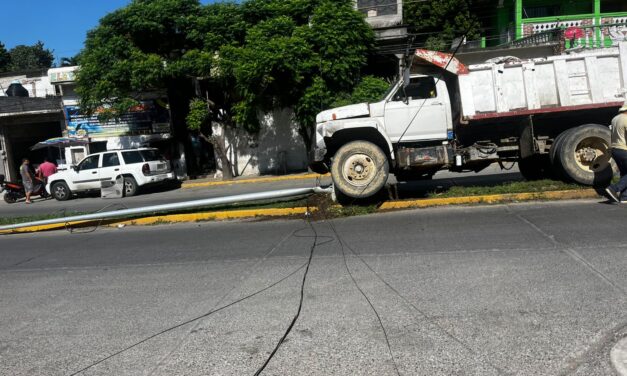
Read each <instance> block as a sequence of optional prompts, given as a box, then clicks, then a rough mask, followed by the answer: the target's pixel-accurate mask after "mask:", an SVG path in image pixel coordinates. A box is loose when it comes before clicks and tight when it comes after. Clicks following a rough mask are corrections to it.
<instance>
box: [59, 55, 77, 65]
mask: <svg viewBox="0 0 627 376" xmlns="http://www.w3.org/2000/svg"><path fill="white" fill-rule="evenodd" d="M79 60H80V54H78V55H75V56H72V57H62V58H61V66H62V67H73V66H76V65H79V64H80V63H79Z"/></svg>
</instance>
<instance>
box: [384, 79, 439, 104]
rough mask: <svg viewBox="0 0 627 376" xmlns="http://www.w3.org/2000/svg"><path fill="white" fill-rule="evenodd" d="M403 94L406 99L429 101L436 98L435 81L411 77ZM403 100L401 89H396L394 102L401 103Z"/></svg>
mask: <svg viewBox="0 0 627 376" xmlns="http://www.w3.org/2000/svg"><path fill="white" fill-rule="evenodd" d="M405 94H406V95H407V99H413V100H416V99H430V98H435V97H437V91H436V88H435V80H434V79H433V77H413V78H412V79H411V81H409V85H407V87H406V88H405ZM404 98H405V95H404V94H403V88H402V87H401V88H400V89H398V91H397V92H396V94H395V95H394V98H393V99H392V100H393V101H395V102H398V101H402V100H403V99H404Z"/></svg>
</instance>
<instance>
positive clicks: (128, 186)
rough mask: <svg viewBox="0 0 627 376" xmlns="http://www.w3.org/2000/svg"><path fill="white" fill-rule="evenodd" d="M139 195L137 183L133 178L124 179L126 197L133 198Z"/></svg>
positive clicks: (126, 177)
mask: <svg viewBox="0 0 627 376" xmlns="http://www.w3.org/2000/svg"><path fill="white" fill-rule="evenodd" d="M135 194H137V181H136V180H135V178H134V177H132V176H125V177H124V196H125V197H131V196H135Z"/></svg>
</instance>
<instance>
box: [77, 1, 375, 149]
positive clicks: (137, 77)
mask: <svg viewBox="0 0 627 376" xmlns="http://www.w3.org/2000/svg"><path fill="white" fill-rule="evenodd" d="M373 43H374V34H373V32H372V30H371V29H370V28H369V27H368V25H367V24H366V23H365V21H364V19H363V16H362V15H361V14H359V13H358V12H357V11H355V10H354V9H353V2H352V0H248V1H243V2H241V3H236V2H232V3H229V2H218V3H212V4H207V5H202V4H200V2H199V0H133V1H132V2H131V3H130V4H129V5H128V6H126V7H124V8H121V9H119V10H116V11H114V12H113V13H110V14H108V15H107V16H105V17H104V18H103V19H102V20H101V21H100V24H99V25H98V27H96V28H95V29H94V30H92V31H90V32H89V33H88V35H87V39H86V42H85V48H84V50H83V51H82V52H81V57H80V59H81V69H80V71H79V72H78V93H79V95H80V98H81V107H82V109H83V110H84V111H87V112H90V111H94V110H96V109H97V108H100V107H102V106H103V105H105V107H106V108H108V111H109V112H110V114H111V115H112V116H113V115H114V114H117V113H120V112H124V111H125V110H126V109H128V108H130V107H131V106H133V105H134V104H135V102H136V100H137V99H138V97H139V94H140V93H142V92H146V91H158V90H164V91H166V92H167V93H168V96H169V99H170V106H171V113H172V117H173V123H174V124H175V127H176V126H177V124H183V125H184V126H187V127H189V129H191V130H195V128H194V127H196V125H195V124H197V123H196V122H195V118H194V116H196V115H192V114H190V116H192V117H191V118H188V117H187V114H188V112H189V111H190V106H192V108H191V110H192V112H193V113H194V114H197V111H196V110H197V108H195V107H193V106H199V105H198V103H197V102H195V101H191V102H190V100H191V99H192V98H193V97H194V96H197V95H198V94H201V93H197V92H195V90H194V86H195V87H196V88H198V87H204V91H205V93H202V96H205V95H208V97H209V99H210V102H211V103H212V106H213V107H212V110H211V111H210V112H209V116H211V118H212V120H214V121H219V122H221V123H223V124H225V125H226V126H228V127H240V128H242V129H244V130H246V131H248V132H251V133H254V132H257V131H258V130H259V128H260V121H259V116H258V115H259V113H260V112H265V111H270V110H272V109H275V108H292V109H293V110H294V113H295V120H296V121H297V123H298V124H299V126H300V128H299V130H300V134H301V135H302V136H303V139H304V141H305V143H306V144H307V145H309V141H310V138H311V135H312V132H313V125H314V124H315V115H316V114H317V113H318V112H319V111H321V110H324V109H326V108H328V106H330V105H331V104H332V103H333V102H334V101H335V98H336V97H338V96H348V95H349V94H348V93H352V91H353V88H354V86H355V85H356V84H357V83H358V82H359V81H360V79H361V77H360V72H361V69H362V67H363V66H364V65H365V64H366V62H367V54H368V52H369V51H370V49H371V47H372V45H373ZM194 83H200V84H199V85H198V84H194ZM177 102H178V105H177ZM204 103H206V101H205V102H204ZM175 134H176V131H175ZM179 136H180V137H182V136H183V135H182V134H181V133H179Z"/></svg>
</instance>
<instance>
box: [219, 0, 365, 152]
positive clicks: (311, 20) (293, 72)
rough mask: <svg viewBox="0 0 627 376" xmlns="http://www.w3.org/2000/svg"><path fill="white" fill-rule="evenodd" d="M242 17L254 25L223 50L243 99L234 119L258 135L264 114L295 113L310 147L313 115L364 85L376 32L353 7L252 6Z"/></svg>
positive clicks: (259, 1)
mask: <svg viewBox="0 0 627 376" xmlns="http://www.w3.org/2000/svg"><path fill="white" fill-rule="evenodd" d="M242 11H243V19H244V20H245V21H246V22H249V23H251V22H252V21H253V20H256V23H254V24H252V25H251V27H249V28H248V30H247V32H246V37H245V39H244V42H243V43H242V44H241V45H239V46H225V47H223V48H221V49H220V56H221V60H220V62H221V65H222V66H223V67H224V71H225V72H228V74H232V75H233V77H234V79H235V82H236V86H237V90H238V94H239V101H238V102H237V103H236V104H235V106H234V113H235V119H236V121H237V123H238V124H241V125H242V126H243V127H245V128H246V129H249V130H251V131H254V130H256V129H258V127H259V120H258V116H257V113H258V112H259V111H267V110H270V109H271V108H277V107H281V108H293V109H294V112H295V117H296V120H297V122H298V124H299V126H300V128H299V131H300V134H301V136H302V137H303V139H304V141H305V143H306V144H307V145H308V144H309V141H310V138H311V132H312V130H313V125H314V124H315V115H316V114H317V113H318V112H319V111H321V110H323V109H326V108H328V107H329V106H330V105H331V104H332V103H333V101H334V100H335V98H336V96H338V95H340V94H342V93H347V92H350V91H351V90H352V88H353V87H354V86H355V85H356V84H357V83H358V82H359V80H360V72H361V68H362V67H363V66H364V65H365V64H366V61H367V54H368V52H369V51H370V49H371V47H372V45H373V41H374V35H373V32H372V30H371V29H370V28H369V27H368V25H367V24H366V23H365V22H364V20H363V16H362V15H360V14H359V13H358V12H356V11H355V10H354V9H353V3H352V1H350V0H336V1H331V0H317V1H316V0H309V1H307V0H250V1H248V2H246V3H244V5H243V6H242Z"/></svg>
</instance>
